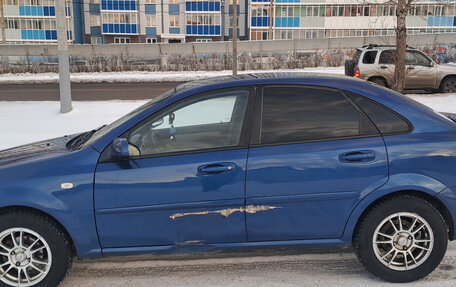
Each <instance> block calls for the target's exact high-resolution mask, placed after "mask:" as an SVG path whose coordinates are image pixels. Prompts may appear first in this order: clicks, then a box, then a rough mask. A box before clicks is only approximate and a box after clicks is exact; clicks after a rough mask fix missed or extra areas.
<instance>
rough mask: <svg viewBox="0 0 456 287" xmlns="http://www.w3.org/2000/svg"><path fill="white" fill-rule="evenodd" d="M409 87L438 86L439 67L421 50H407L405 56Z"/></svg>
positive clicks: (407, 85) (407, 84)
mask: <svg viewBox="0 0 456 287" xmlns="http://www.w3.org/2000/svg"><path fill="white" fill-rule="evenodd" d="M405 65H406V69H407V72H406V80H405V87H406V88H407V89H419V88H428V89H429V88H436V77H437V67H436V66H435V65H433V61H432V60H431V59H429V58H428V57H427V56H425V55H424V54H423V53H421V52H419V51H407V54H406V57H405Z"/></svg>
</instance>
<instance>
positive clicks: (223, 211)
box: [169, 205, 281, 219]
mask: <svg viewBox="0 0 456 287" xmlns="http://www.w3.org/2000/svg"><path fill="white" fill-rule="evenodd" d="M276 208H281V207H279V206H268V205H256V206H255V205H247V206H246V207H239V208H227V209H221V210H208V211H198V212H185V213H175V214H173V215H171V216H170V217H169V218H171V219H176V218H181V217H184V216H188V215H207V214H220V215H222V216H223V217H229V216H230V215H231V214H233V213H235V212H245V213H251V214H253V213H257V212H259V211H268V210H273V209H276Z"/></svg>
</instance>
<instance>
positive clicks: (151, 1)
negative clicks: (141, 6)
mask: <svg viewBox="0 0 456 287" xmlns="http://www.w3.org/2000/svg"><path fill="white" fill-rule="evenodd" d="M146 4H155V0H146Z"/></svg>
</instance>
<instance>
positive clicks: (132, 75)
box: [0, 67, 344, 85]
mask: <svg viewBox="0 0 456 287" xmlns="http://www.w3.org/2000/svg"><path fill="white" fill-rule="evenodd" d="M279 72H307V73H324V74H341V75H343V74H344V67H336V68H331V67H329V68H324V67H323V68H322V67H319V68H307V69H293V70H259V71H240V72H239V73H240V74H248V73H279ZM231 73H232V71H228V70H227V71H188V72H143V71H132V72H112V73H107V72H103V73H73V74H71V82H72V83H103V82H105V83H137V82H140V83H144V82H188V81H193V80H199V79H205V78H208V77H216V76H228V75H231ZM58 79H59V75H58V74H56V73H41V74H29V73H27V74H3V75H0V85H2V84H3V85H6V84H48V83H57V82H58Z"/></svg>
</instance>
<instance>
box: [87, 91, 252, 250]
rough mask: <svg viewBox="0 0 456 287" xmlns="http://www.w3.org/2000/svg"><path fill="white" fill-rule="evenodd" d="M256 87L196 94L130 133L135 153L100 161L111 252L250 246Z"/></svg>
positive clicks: (102, 210)
mask: <svg viewBox="0 0 456 287" xmlns="http://www.w3.org/2000/svg"><path fill="white" fill-rule="evenodd" d="M252 90H253V89H252V88H248V87H247V88H235V89H225V90H216V91H213V92H209V93H204V94H200V95H196V96H193V97H190V98H188V99H185V100H184V101H181V102H179V103H176V104H175V105H173V106H171V107H168V108H166V109H164V110H163V111H160V112H158V113H157V114H156V115H152V116H151V117H150V118H148V119H147V120H145V121H143V122H142V123H140V124H138V125H137V126H136V127H134V128H133V129H131V130H130V131H128V132H127V133H125V135H124V136H123V137H126V138H127V139H128V141H129V143H130V149H131V151H132V152H131V154H133V156H131V157H130V159H129V160H122V161H116V160H105V161H102V162H100V163H99V164H98V166H97V170H96V175H95V187H94V189H95V214H96V222H97V228H98V234H99V238H100V242H101V245H102V247H103V248H104V249H105V250H106V248H118V247H138V246H142V247H146V246H160V245H176V244H177V245H186V244H203V243H221V242H243V241H246V232H245V215H244V213H243V207H244V196H245V170H246V161H247V153H248V149H247V143H248V134H249V129H250V126H251V124H249V122H250V121H249V119H248V115H249V114H251V112H249V110H250V109H251V108H252V105H253V104H252V99H251V97H252V96H253V94H254V93H253V92H252ZM108 149H109V147H108V148H107V150H108ZM105 152H106V150H105ZM138 152H140V154H138Z"/></svg>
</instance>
